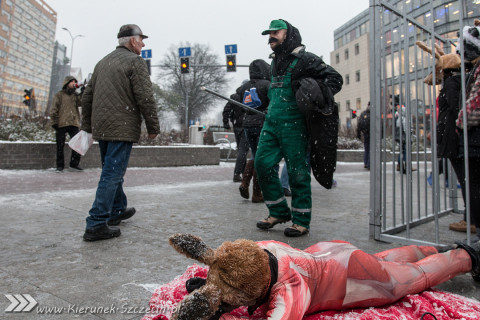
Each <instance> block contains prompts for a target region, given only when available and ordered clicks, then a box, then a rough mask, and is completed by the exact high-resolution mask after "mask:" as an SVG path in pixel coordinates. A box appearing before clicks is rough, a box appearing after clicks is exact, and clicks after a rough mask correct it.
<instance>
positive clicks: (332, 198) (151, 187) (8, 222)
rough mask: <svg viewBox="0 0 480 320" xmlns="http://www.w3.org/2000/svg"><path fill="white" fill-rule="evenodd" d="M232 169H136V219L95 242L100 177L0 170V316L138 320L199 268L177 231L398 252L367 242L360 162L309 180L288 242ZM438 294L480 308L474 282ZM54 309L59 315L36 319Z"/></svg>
mask: <svg viewBox="0 0 480 320" xmlns="http://www.w3.org/2000/svg"><path fill="white" fill-rule="evenodd" d="M233 166H234V164H233V163H230V162H229V163H221V164H220V165H219V166H203V167H172V168H129V169H128V170H127V174H126V176H125V184H124V187H125V192H126V194H127V196H128V201H129V206H134V207H135V208H136V209H137V214H136V215H135V216H134V217H133V218H132V219H130V220H128V221H125V222H122V224H121V225H120V227H121V230H122V235H121V236H120V237H119V238H116V239H111V240H107V241H101V242H94V243H88V242H84V241H82V235H83V231H84V228H85V217H86V216H87V213H88V210H89V209H90V207H91V204H92V202H93V199H94V195H95V190H96V185H97V182H98V178H99V175H100V169H86V170H85V171H84V172H69V171H68V170H66V171H65V172H63V173H55V172H54V170H53V169H52V170H19V171H17V170H0V204H1V207H2V213H1V216H2V218H3V223H2V224H1V225H0V234H2V236H3V237H2V241H1V244H0V255H1V257H2V259H1V261H0V293H2V295H0V318H2V319H72V318H77V317H79V318H82V319H140V318H141V317H142V315H143V313H144V311H145V309H146V308H147V307H148V300H149V299H150V297H151V294H152V292H153V289H154V288H155V287H156V286H158V285H159V284H162V283H165V282H168V281H170V280H172V279H173V278H174V277H175V276H176V275H179V274H181V273H183V271H184V270H185V269H186V267H187V266H189V265H191V264H193V261H192V260H188V259H187V258H184V257H182V256H180V255H179V254H177V253H176V252H174V250H173V249H172V248H171V247H170V246H169V245H168V243H167V238H168V236H169V235H171V234H173V233H177V232H184V233H193V234H196V235H199V236H201V237H202V238H203V239H204V240H205V241H206V242H207V243H208V244H210V245H211V246H214V247H215V246H218V245H219V244H221V243H222V242H223V241H225V240H235V239H237V238H248V239H252V240H267V239H273V240H279V241H283V242H287V243H289V244H290V245H292V246H293V247H297V248H300V249H304V248H306V247H308V246H310V245H311V244H313V243H316V242H318V241H322V240H333V239H341V240H346V241H350V242H352V243H353V244H355V245H356V246H357V247H359V248H360V249H362V250H365V251H366V252H369V253H374V252H378V251H381V250H386V249H389V248H393V247H395V246H398V245H396V244H388V243H382V242H378V241H374V240H370V239H369V233H368V232H369V218H368V210H369V187H368V186H369V173H368V171H365V170H364V169H363V166H362V165H361V164H360V163H339V164H338V168H337V172H336V173H335V179H336V180H337V181H338V187H337V188H334V189H332V190H325V189H324V188H322V187H321V186H320V185H318V184H317V183H316V182H312V196H313V208H314V210H313V219H312V224H311V232H310V234H309V235H308V236H305V237H302V238H296V239H287V238H285V237H284V235H283V229H284V227H285V225H280V226H277V227H275V228H274V229H272V230H271V231H262V230H258V229H257V228H256V227H255V223H256V221H257V220H259V219H261V218H264V217H266V216H267V210H266V207H265V205H264V204H254V203H252V202H251V201H249V200H245V199H243V198H241V197H240V195H239V192H238V186H239V184H238V183H233V182H232V177H233ZM312 181H313V180H312ZM458 219H459V216H458V215H455V214H452V215H450V216H447V217H444V218H442V219H441V220H440V227H441V228H443V229H445V230H447V229H448V224H449V223H451V222H452V221H457V220H458ZM445 236H446V237H452V238H455V237H459V238H460V239H463V238H464V237H465V235H464V234H459V233H453V232H450V233H445ZM442 240H445V239H442ZM440 289H443V290H446V291H450V292H455V293H458V294H461V295H464V296H466V297H469V298H476V299H479V300H480V293H479V290H477V286H476V284H474V283H473V282H472V280H471V277H470V275H468V274H467V275H462V276H458V277H456V278H454V279H453V280H450V281H448V282H447V283H445V284H443V285H441V286H440ZM7 294H11V295H15V294H29V295H31V296H32V297H33V298H34V299H35V300H36V301H37V302H38V305H36V306H35V308H34V309H33V310H32V311H31V312H29V313H25V312H13V313H7V312H5V311H4V310H5V309H6V308H7V307H8V306H9V305H10V301H9V300H8V299H7V298H6V297H5V296H4V295H7ZM54 307H56V308H57V311H58V314H55V315H53V314H50V315H47V314H40V313H39V312H41V310H44V309H42V308H54ZM100 307H103V308H104V309H103V310H107V311H108V312H99V311H98V310H99V309H98V308H100ZM94 308H97V310H94ZM93 311H95V312H93Z"/></svg>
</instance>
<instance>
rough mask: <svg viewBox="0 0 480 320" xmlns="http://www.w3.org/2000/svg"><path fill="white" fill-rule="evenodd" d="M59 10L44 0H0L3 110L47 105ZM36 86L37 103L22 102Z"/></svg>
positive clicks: (24, 110) (0, 102)
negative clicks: (26, 94) (27, 91)
mask: <svg viewBox="0 0 480 320" xmlns="http://www.w3.org/2000/svg"><path fill="white" fill-rule="evenodd" d="M56 23H57V13H56V12H55V11H54V10H53V9H52V8H51V7H50V6H49V5H48V4H47V3H46V2H45V1H43V0H0V107H1V108H2V110H3V112H4V113H8V114H24V113H27V112H29V113H34V112H42V111H45V110H46V108H47V100H48V93H49V88H50V76H51V69H52V58H53V49H54V44H55V30H56ZM30 89H33V93H34V98H35V99H34V100H35V103H31V104H30V106H28V105H26V104H24V103H23V101H24V95H25V91H24V90H30Z"/></svg>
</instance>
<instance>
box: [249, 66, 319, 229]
mask: <svg viewBox="0 0 480 320" xmlns="http://www.w3.org/2000/svg"><path fill="white" fill-rule="evenodd" d="M297 62H298V58H296V59H295V60H293V62H292V63H291V64H290V66H289V67H288V69H287V72H286V74H285V75H284V76H277V77H273V76H272V82H271V84H270V88H269V90H268V97H269V98H270V104H269V106H268V113H267V115H266V118H265V123H264V125H263V129H262V132H261V134H260V141H259V143H258V150H257V153H256V155H255V169H256V170H257V177H258V182H259V184H260V187H261V189H262V193H263V198H264V200H265V204H266V205H267V207H268V210H269V214H270V215H271V216H273V217H275V218H282V219H290V218H291V219H292V222H293V223H295V224H298V225H300V226H302V227H305V228H309V226H310V220H311V211H312V195H311V194H312V192H311V186H310V182H311V181H310V166H309V164H308V162H307V148H308V138H307V125H306V122H305V117H304V115H303V114H302V113H300V111H299V110H298V107H297V102H296V98H295V93H294V92H293V89H292V71H293V69H294V68H295V65H296V64H297ZM272 67H273V62H272ZM282 158H285V161H286V163H287V167H288V182H289V183H290V188H291V191H292V209H291V210H290V208H289V207H288V203H287V200H286V198H285V195H284V192H283V188H282V185H281V184H280V179H279V177H278V172H277V171H276V170H275V165H276V164H278V163H279V162H280V161H281V160H282Z"/></svg>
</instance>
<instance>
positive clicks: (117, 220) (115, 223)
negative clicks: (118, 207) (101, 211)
mask: <svg viewBox="0 0 480 320" xmlns="http://www.w3.org/2000/svg"><path fill="white" fill-rule="evenodd" d="M135 212H137V211H136V210H135V208H133V207H132V208H126V209H125V211H123V212H122V213H120V214H119V215H118V216H117V217H116V218H115V219H110V220H108V222H107V223H108V225H109V226H118V225H119V224H120V222H121V221H122V220H127V219H130V218H131V217H133V215H134V214H135Z"/></svg>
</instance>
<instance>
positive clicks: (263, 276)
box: [169, 234, 271, 320]
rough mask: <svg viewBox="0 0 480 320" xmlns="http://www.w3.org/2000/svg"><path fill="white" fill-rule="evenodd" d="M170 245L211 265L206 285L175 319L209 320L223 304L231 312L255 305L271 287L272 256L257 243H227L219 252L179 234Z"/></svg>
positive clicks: (181, 307)
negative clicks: (270, 257)
mask: <svg viewBox="0 0 480 320" xmlns="http://www.w3.org/2000/svg"><path fill="white" fill-rule="evenodd" d="M169 243H170V245H171V246H172V247H173V248H174V249H175V250H177V251H178V252H180V253H182V254H184V255H185V256H187V257H189V258H192V259H195V260H197V261H200V262H202V263H205V264H206V265H208V266H209V271H208V276H207V281H206V284H205V285H204V286H202V287H201V288H200V289H197V290H195V291H193V292H192V293H190V294H189V295H187V296H186V297H185V299H184V300H183V301H182V302H181V303H180V305H179V307H178V308H177V309H178V311H177V312H175V313H174V315H173V317H172V319H173V320H184V319H185V320H186V319H188V320H194V319H196V320H204V319H205V320H206V319H209V318H210V317H211V316H213V315H214V314H215V312H217V310H218V309H219V307H220V305H222V306H225V305H228V306H229V307H231V309H233V308H235V307H239V306H251V305H254V304H255V303H256V302H257V300H258V299H260V298H263V295H264V294H265V293H266V289H267V288H268V286H269V284H270V276H271V275H270V266H269V263H268V254H267V253H266V252H265V251H264V250H263V249H261V248H260V247H259V246H258V245H257V244H256V243H255V242H254V241H251V240H245V239H239V240H236V241H233V242H229V241H227V242H224V243H223V244H222V245H220V247H218V248H217V249H216V250H214V249H212V248H210V247H208V246H207V245H206V244H205V243H204V242H203V240H202V239H200V238H199V237H196V236H194V235H190V234H175V235H173V236H171V237H170V238H169Z"/></svg>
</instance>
